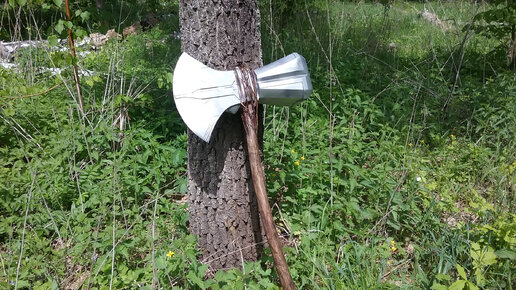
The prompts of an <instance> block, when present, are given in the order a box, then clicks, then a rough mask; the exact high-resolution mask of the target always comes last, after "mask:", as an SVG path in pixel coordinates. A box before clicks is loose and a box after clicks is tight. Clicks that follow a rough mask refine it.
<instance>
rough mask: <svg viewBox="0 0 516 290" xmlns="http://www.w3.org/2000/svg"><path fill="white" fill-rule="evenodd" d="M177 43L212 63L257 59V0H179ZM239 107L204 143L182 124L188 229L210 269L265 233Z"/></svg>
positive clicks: (248, 255) (224, 264)
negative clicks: (185, 135)
mask: <svg viewBox="0 0 516 290" xmlns="http://www.w3.org/2000/svg"><path fill="white" fill-rule="evenodd" d="M179 5H180V7H179V9H180V26H181V34H182V36H181V39H182V49H183V51H184V52H186V53H188V54H190V55H191V56H192V57H194V58H195V59H197V60H199V61H201V62H203V63H204V64H206V65H208V66H209V67H211V68H214V69H218V70H231V69H233V68H234V67H235V66H237V65H239V64H241V63H246V64H247V65H249V66H250V67H251V68H257V67H260V66H261V65H262V61H261V43H260V41H261V38H260V29H259V23H260V14H259V10H258V3H257V1H256V0H210V1H207V0H199V1H188V0H180V4H179ZM245 150H246V143H245V135H244V129H243V126H242V121H241V118H240V114H239V113H237V114H235V115H233V114H230V113H224V114H223V115H222V117H221V119H220V120H219V122H218V123H217V125H216V127H215V129H214V131H213V134H212V137H211V140H210V142H209V143H206V142H204V141H203V140H202V139H200V138H198V137H197V136H196V135H195V134H193V133H192V132H190V131H188V194H189V198H188V200H189V212H190V232H191V233H193V234H195V235H197V236H198V245H199V247H200V249H201V251H202V256H201V261H203V262H206V263H209V264H210V266H211V269H212V270H217V269H229V268H235V267H242V261H243V260H245V261H254V260H257V259H258V258H259V257H260V254H261V252H262V249H263V234H262V230H261V226H260V218H259V213H258V208H257V202H256V196H255V193H254V187H253V183H252V179H251V171H250V167H249V161H248V157H247V156H248V155H247V153H246V151H245Z"/></svg>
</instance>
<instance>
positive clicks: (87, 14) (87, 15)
mask: <svg viewBox="0 0 516 290" xmlns="http://www.w3.org/2000/svg"><path fill="white" fill-rule="evenodd" d="M80 16H81V19H82V21H86V20H88V19H90V12H88V11H83V12H81V15H80Z"/></svg>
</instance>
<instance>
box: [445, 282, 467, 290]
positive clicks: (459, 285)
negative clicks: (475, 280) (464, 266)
mask: <svg viewBox="0 0 516 290" xmlns="http://www.w3.org/2000/svg"><path fill="white" fill-rule="evenodd" d="M464 286H466V281H464V280H457V281H455V282H453V284H451V285H450V288H448V290H462V289H464Z"/></svg>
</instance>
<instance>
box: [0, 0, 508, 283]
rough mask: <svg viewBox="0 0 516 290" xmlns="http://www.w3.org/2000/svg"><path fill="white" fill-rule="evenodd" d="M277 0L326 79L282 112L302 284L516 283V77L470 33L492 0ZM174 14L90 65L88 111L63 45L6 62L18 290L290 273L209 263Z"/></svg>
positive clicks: (286, 208)
mask: <svg viewBox="0 0 516 290" xmlns="http://www.w3.org/2000/svg"><path fill="white" fill-rule="evenodd" d="M287 2H288V1H284V2H282V3H287ZM319 2H320V3H319ZM263 4H264V5H265V4H266V5H267V9H266V8H262V19H263V21H264V23H263V25H262V28H263V33H262V37H263V51H264V57H265V58H266V59H265V62H266V63H267V62H270V61H272V60H273V59H275V58H277V57H280V56H282V54H283V52H284V53H289V52H291V51H298V52H300V53H301V54H302V55H304V56H305V58H306V59H307V62H308V65H309V68H310V72H311V77H312V83H313V86H314V93H313V94H312V96H311V97H310V99H309V100H307V101H305V102H303V103H301V104H300V105H298V106H296V107H292V108H282V107H266V108H265V109H266V119H265V136H264V158H265V160H264V165H265V169H266V174H267V187H268V191H269V196H270V200H271V204H273V205H274V211H275V216H276V224H277V227H278V230H279V231H280V232H281V234H282V235H283V236H284V237H285V242H286V244H287V245H288V247H286V248H285V252H286V253H287V261H288V263H289V265H290V267H291V273H292V276H293V278H294V281H295V283H296V285H297V286H298V287H299V288H300V289H312V288H314V289H321V288H322V289H347V288H352V289H369V288H399V287H403V288H411V289H413V288H423V289H428V288H433V289H448V288H450V289H476V288H477V287H480V288H490V289H491V288H506V289H511V287H512V286H514V285H516V270H515V269H516V211H515V210H516V206H515V205H516V114H515V112H516V82H515V77H514V71H513V70H512V71H511V70H510V68H507V66H506V59H505V56H503V55H500V54H499V49H498V47H499V43H497V42H496V41H494V40H493V38H491V37H489V35H486V34H485V32H484V34H483V33H478V34H477V33H473V34H471V35H469V36H468V37H467V38H466V41H465V42H464V45H462V46H461V43H462V41H463V39H464V37H465V35H466V30H465V29H464V27H467V24H468V22H469V21H470V20H471V19H472V17H473V12H474V10H475V9H474V8H475V5H476V4H475V5H474V4H470V3H462V2H456V3H445V4H442V3H441V4H437V3H434V4H432V3H427V4H426V5H422V4H417V3H412V2H408V3H402V2H400V3H398V2H394V3H386V4H385V5H380V4H364V3H361V4H353V3H341V2H336V3H332V4H334V5H330V6H327V5H326V2H325V1H314V5H313V6H306V7H305V8H303V7H301V8H300V7H298V6H296V7H298V8H299V9H300V10H299V11H294V13H292V11H287V10H281V9H279V8H281V7H279V8H278V7H275V9H276V8H278V10H271V11H279V12H281V13H283V14H282V15H278V14H274V15H272V16H271V15H268V13H269V12H270V11H269V9H268V7H269V6H268V5H269V3H268V2H267V3H265V2H264V3H263ZM424 7H426V8H428V9H429V10H430V11H432V12H434V13H436V14H437V15H438V16H439V17H440V18H441V19H442V20H443V21H445V23H446V26H445V27H444V26H442V27H441V26H436V25H434V24H432V23H430V22H428V21H426V20H425V19H422V18H421V17H418V12H419V11H421V10H423V8H424ZM327 8H329V9H330V10H329V11H326V9H327ZM485 8H486V9H488V8H489V6H486V7H485ZM304 9H305V10H304ZM482 9H483V8H482ZM279 12H277V13H279ZM327 12H328V13H327ZM269 16H271V17H272V18H269ZM280 16H281V17H280ZM270 19H272V20H273V21H270ZM175 25H176V26H175V27H174V28H177V24H175ZM167 29H169V30H170V29H172V28H170V27H156V28H154V29H153V30H151V31H148V32H145V33H142V34H140V35H136V36H130V37H128V38H127V39H126V40H124V41H123V42H116V41H110V42H109V43H108V44H107V45H106V46H105V47H103V48H102V50H100V51H99V52H97V53H90V54H88V55H87V56H85V57H84V58H81V59H80V60H79V66H80V67H82V68H85V69H88V70H92V71H94V72H95V74H94V75H93V76H89V77H83V78H82V82H83V92H84V95H85V103H86V109H85V112H86V115H85V116H84V117H82V116H81V114H80V113H79V111H78V109H77V107H76V105H75V102H74V101H73V98H72V97H71V94H73V93H74V91H73V90H74V88H73V82H72V81H71V80H72V74H71V69H70V67H69V65H70V63H69V60H66V59H60V57H59V54H52V55H48V54H47V53H46V52H45V50H40V51H27V52H25V53H24V54H21V55H20V56H19V60H18V61H19V62H20V63H23V64H24V65H27V63H30V61H31V59H33V57H34V55H37V56H38V57H37V60H38V61H39V62H43V61H44V59H45V57H47V58H48V57H49V59H53V60H55V62H54V64H56V65H58V66H59V65H60V66H63V67H65V68H66V69H65V70H64V71H63V72H62V74H61V75H59V76H52V75H50V74H49V72H43V73H39V74H38V73H35V72H30V71H25V72H24V71H19V72H18V73H13V71H9V70H5V69H1V70H0V81H1V88H0V108H1V109H0V119H1V122H0V152H1V153H0V164H1V167H0V179H1V180H2V182H0V196H1V199H0V217H1V219H0V261H1V264H0V265H1V269H0V288H9V287H19V288H27V289H29V288H30V289H48V288H51V289H57V288H60V289H61V288H72V289H74V288H77V287H81V286H82V287H83V289H87V288H89V287H92V288H102V289H104V288H108V287H112V288H115V289H132V288H136V287H140V288H152V287H157V286H158V285H159V286H160V287H163V288H172V287H177V288H186V289H192V288H211V289H242V288H244V287H247V288H249V289H274V288H277V286H276V285H277V284H278V279H277V276H276V273H275V271H274V269H273V267H272V258H271V257H270V253H269V252H267V251H266V254H265V255H264V257H263V258H262V260H261V261H258V262H254V263H246V264H245V266H244V267H243V268H242V269H234V270H230V271H226V272H223V271H219V272H217V273H211V272H209V271H208V268H207V266H206V265H203V264H202V263H200V262H198V261H197V259H196V257H197V250H196V240H195V237H193V236H191V235H190V234H189V233H188V228H187V221H188V215H187V210H186V207H187V205H186V204H185V203H184V198H183V197H184V194H185V193H186V190H187V188H186V187H187V186H186V158H187V157H186V156H187V155H186V150H187V148H186V135H185V133H184V131H185V127H184V125H183V124H182V122H181V120H180V118H179V115H178V114H177V112H176V111H175V108H174V105H173V102H172V96H171V93H170V88H171V72H172V68H173V67H174V63H175V61H176V59H177V57H178V56H179V50H180V44H179V41H178V40H177V39H175V38H173V37H172V36H171V35H170V33H169V32H167ZM329 39H331V41H329ZM269 57H270V59H267V58H269ZM61 58H62V57H61ZM459 63H460V65H459ZM330 64H331V66H330ZM48 67H51V65H48ZM459 67H460V71H459V72H458V73H457V69H458V68H459ZM457 75H458V76H459V77H458V78H457ZM63 80H64V84H63V85H59V84H61V83H63ZM41 92H45V93H44V94H39V93H41ZM278 157H279V158H278Z"/></svg>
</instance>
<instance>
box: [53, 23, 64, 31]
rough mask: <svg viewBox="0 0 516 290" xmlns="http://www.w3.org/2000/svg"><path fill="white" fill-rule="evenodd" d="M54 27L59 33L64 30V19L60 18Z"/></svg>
mask: <svg viewBox="0 0 516 290" xmlns="http://www.w3.org/2000/svg"><path fill="white" fill-rule="evenodd" d="M54 29H55V30H56V32H57V33H61V32H63V29H64V21H63V20H59V21H58V22H57V24H56V25H55V26H54Z"/></svg>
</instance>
